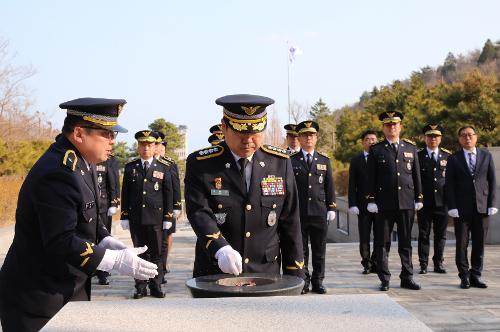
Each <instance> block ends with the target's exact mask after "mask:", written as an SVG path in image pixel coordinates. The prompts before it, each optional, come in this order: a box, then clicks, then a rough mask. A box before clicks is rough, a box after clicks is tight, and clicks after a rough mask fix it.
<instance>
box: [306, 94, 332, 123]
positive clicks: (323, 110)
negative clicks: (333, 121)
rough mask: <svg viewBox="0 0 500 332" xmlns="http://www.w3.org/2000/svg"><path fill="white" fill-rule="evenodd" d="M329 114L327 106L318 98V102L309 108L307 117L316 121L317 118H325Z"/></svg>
mask: <svg viewBox="0 0 500 332" xmlns="http://www.w3.org/2000/svg"><path fill="white" fill-rule="evenodd" d="M330 113H331V112H330V109H329V108H328V106H327V105H326V104H325V102H324V101H323V100H322V99H321V98H319V101H317V102H316V104H314V106H312V107H311V111H310V112H309V116H310V117H311V119H312V120H314V121H317V120H318V118H320V117H323V116H326V115H328V114H330Z"/></svg>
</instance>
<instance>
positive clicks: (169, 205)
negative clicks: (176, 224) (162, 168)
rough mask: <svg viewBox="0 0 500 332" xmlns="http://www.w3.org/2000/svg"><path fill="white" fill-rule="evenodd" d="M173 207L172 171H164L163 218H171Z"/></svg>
mask: <svg viewBox="0 0 500 332" xmlns="http://www.w3.org/2000/svg"><path fill="white" fill-rule="evenodd" d="M173 207H174V193H173V189H172V172H165V173H164V176H163V211H164V215H163V220H172V215H173V213H172V210H173Z"/></svg>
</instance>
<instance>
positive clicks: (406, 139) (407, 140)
mask: <svg viewBox="0 0 500 332" xmlns="http://www.w3.org/2000/svg"><path fill="white" fill-rule="evenodd" d="M403 141H405V142H406V143H410V144H411V145H417V143H415V142H413V141H412V140H411V139H408V138H403Z"/></svg>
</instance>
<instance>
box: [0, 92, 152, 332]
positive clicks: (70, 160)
mask: <svg viewBox="0 0 500 332" xmlns="http://www.w3.org/2000/svg"><path fill="white" fill-rule="evenodd" d="M124 104H125V100H123V99H103V98H80V99H76V100H72V101H68V102H66V103H62V104H61V105H60V107H61V108H63V109H66V110H67V117H66V118H65V120H64V126H63V128H62V135H60V136H59V137H58V138H57V140H56V142H55V143H54V144H52V145H51V146H50V147H49V149H48V150H47V151H46V152H45V153H44V154H43V155H42V156H41V157H40V159H39V160H38V161H37V162H36V163H35V165H33V167H32V168H31V170H30V172H29V174H28V175H27V177H26V179H25V181H24V183H23V186H22V188H21V191H20V192H19V199H18V206H17V212H16V226H15V235H14V240H13V242H12V245H11V247H10V249H9V252H8V253H7V256H6V257H5V262H4V264H3V266H2V270H1V271H0V320H1V323H2V329H3V331H4V332H9V331H39V330H40V329H41V328H42V327H43V326H44V325H45V324H46V323H47V322H48V321H49V320H50V319H51V318H52V317H53V316H54V315H55V314H56V313H57V312H58V311H59V310H60V309H61V308H62V307H63V306H64V305H65V304H66V303H67V302H69V301H84V300H87V301H88V300H90V279H91V276H92V275H93V274H94V273H95V271H96V269H100V270H103V271H109V270H111V269H115V270H117V271H118V272H120V273H121V274H125V275H129V276H133V277H135V278H141V279H147V278H149V277H152V276H154V275H155V274H156V266H154V265H153V264H151V263H149V262H146V261H144V260H142V259H140V258H139V257H137V253H141V252H143V251H144V248H133V249H126V247H125V245H124V244H123V243H121V242H120V241H118V240H116V239H114V238H112V237H111V236H109V232H108V231H107V230H106V228H105V227H104V225H103V223H102V221H101V220H100V218H99V213H98V212H99V202H98V200H97V198H98V197H97V192H98V190H97V179H96V177H95V166H94V165H95V164H97V163H99V162H102V161H104V160H106V159H107V158H108V156H109V154H110V152H111V148H112V146H113V144H114V142H115V137H116V134H117V132H126V129H124V128H122V127H120V126H119V125H118V123H117V118H118V115H119V113H120V111H121V110H122V107H123V105H124ZM97 243H99V244H97ZM134 265H135V266H136V267H137V269H131V268H130V266H134ZM82 315H85V313H84V312H82ZM88 318H89V319H91V318H90V317H88Z"/></svg>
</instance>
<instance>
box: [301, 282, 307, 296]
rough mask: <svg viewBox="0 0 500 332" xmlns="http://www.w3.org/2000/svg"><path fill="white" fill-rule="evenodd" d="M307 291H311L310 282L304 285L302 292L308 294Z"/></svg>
mask: <svg viewBox="0 0 500 332" xmlns="http://www.w3.org/2000/svg"><path fill="white" fill-rule="evenodd" d="M307 293H309V285H308V284H306V285H304V287H303V288H302V291H301V292H300V294H307Z"/></svg>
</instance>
